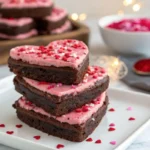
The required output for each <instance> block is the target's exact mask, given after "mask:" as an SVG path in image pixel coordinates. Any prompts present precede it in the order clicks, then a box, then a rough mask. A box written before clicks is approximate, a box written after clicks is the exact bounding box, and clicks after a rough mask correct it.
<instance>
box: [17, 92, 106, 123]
mask: <svg viewBox="0 0 150 150" xmlns="http://www.w3.org/2000/svg"><path fill="white" fill-rule="evenodd" d="M105 98H106V92H104V93H102V94H101V95H100V96H98V97H97V98H96V99H94V100H93V101H92V103H89V104H86V105H84V106H82V107H81V108H78V109H76V110H75V111H72V112H70V113H68V114H65V115H63V116H60V117H56V116H54V115H51V114H49V113H47V112H45V111H44V110H43V109H42V108H39V107H37V106H36V105H34V104H33V103H31V102H29V101H28V100H27V99H26V98H25V97H21V98H20V99H19V100H18V103H19V105H20V107H21V108H23V109H26V110H29V111H30V110H32V111H34V112H36V113H39V114H42V115H44V116H47V117H49V118H54V119H56V120H57V121H59V122H61V123H68V124H71V125H74V124H79V125H80V124H83V123H85V122H86V121H87V120H88V119H89V118H90V117H91V116H92V115H93V114H94V113H96V112H97V111H98V110H99V108H101V107H102V105H103V104H104V101H105Z"/></svg>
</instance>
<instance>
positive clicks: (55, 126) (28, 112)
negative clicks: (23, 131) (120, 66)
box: [14, 92, 108, 142]
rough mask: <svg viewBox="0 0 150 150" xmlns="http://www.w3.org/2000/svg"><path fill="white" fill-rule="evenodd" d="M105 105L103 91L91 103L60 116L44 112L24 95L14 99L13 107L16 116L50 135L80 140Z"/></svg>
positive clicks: (97, 121) (103, 111) (91, 127)
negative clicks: (15, 110) (16, 99)
mask: <svg viewBox="0 0 150 150" xmlns="http://www.w3.org/2000/svg"><path fill="white" fill-rule="evenodd" d="M107 105H108V98H107V97H106V92H103V93H102V94H101V95H99V96H98V97H97V98H95V99H93V101H92V102H91V103H88V104H86V105H84V106H82V107H81V108H79V109H76V110H74V111H72V112H70V113H68V114H65V115H63V116H60V117H56V116H54V115H52V114H50V113H47V112H45V111H44V110H43V109H42V108H40V107H37V106H36V105H35V104H33V103H31V102H29V101H28V100H27V99H26V98H25V97H21V98H20V99H19V100H18V101H16V103H15V104H14V107H15V108H16V109H17V116H18V118H19V119H20V120H22V121H23V122H25V123H27V124H28V125H29V126H31V127H34V128H36V129H39V130H41V131H43V132H45V133H48V134H50V135H54V136H58V137H60V138H64V139H67V140H70V141H76V142H80V141H83V140H84V139H85V138H86V137H87V136H88V135H89V134H91V133H92V132H93V131H94V129H95V128H96V127H97V125H98V124H99V122H100V121H101V119H102V118H103V116H104V115H105V112H106V109H107Z"/></svg>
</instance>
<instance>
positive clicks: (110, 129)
mask: <svg viewBox="0 0 150 150" xmlns="http://www.w3.org/2000/svg"><path fill="white" fill-rule="evenodd" d="M115 130H116V129H115V128H112V127H110V128H109V129H108V131H115Z"/></svg>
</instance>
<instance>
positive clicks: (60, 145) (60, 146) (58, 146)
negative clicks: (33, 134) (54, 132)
mask: <svg viewBox="0 0 150 150" xmlns="http://www.w3.org/2000/svg"><path fill="white" fill-rule="evenodd" d="M64 147H65V146H64V145H62V144H58V145H57V146H56V148H57V149H60V148H64Z"/></svg>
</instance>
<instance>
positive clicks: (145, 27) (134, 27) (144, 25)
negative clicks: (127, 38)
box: [107, 18, 150, 32]
mask: <svg viewBox="0 0 150 150" xmlns="http://www.w3.org/2000/svg"><path fill="white" fill-rule="evenodd" d="M107 28H111V29H116V30H120V31H127V32H150V18H134V19H123V20H121V21H118V22H113V23H111V24H109V25H108V26H107Z"/></svg>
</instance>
